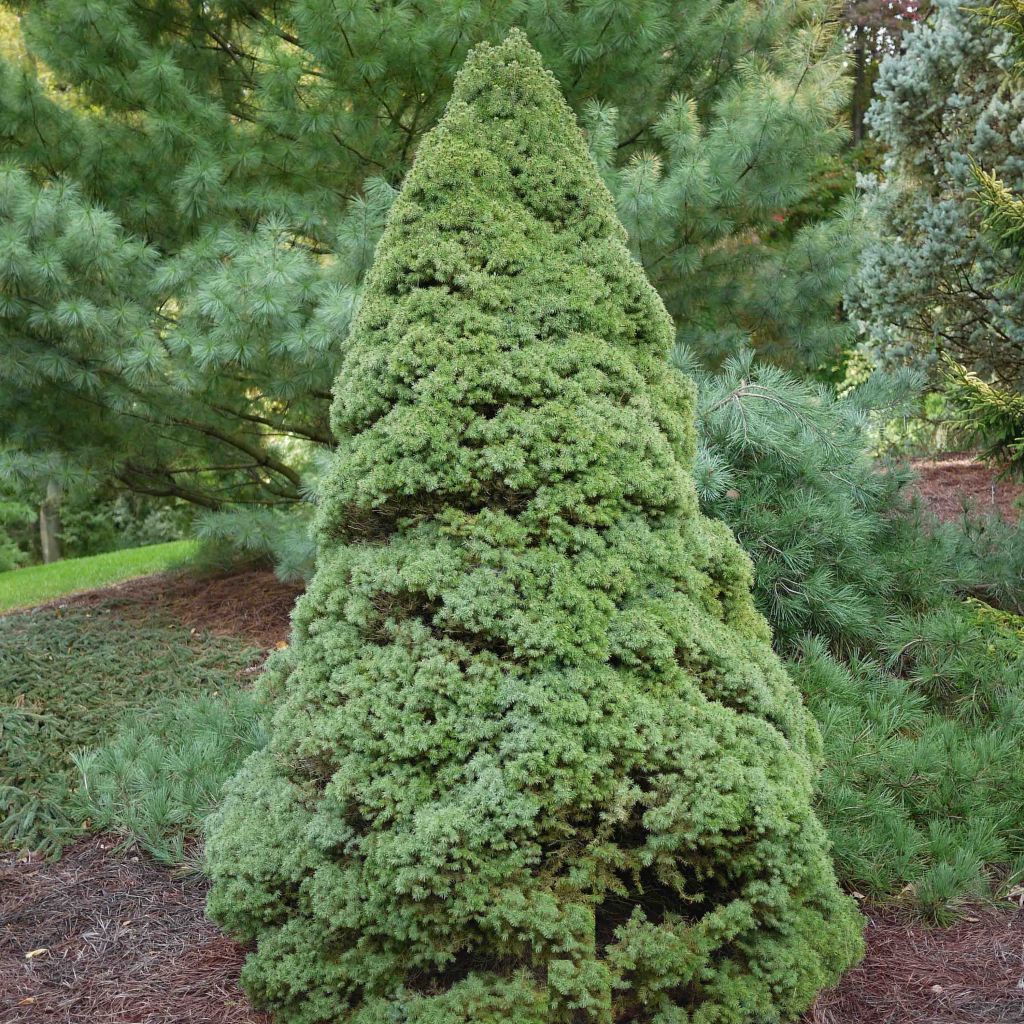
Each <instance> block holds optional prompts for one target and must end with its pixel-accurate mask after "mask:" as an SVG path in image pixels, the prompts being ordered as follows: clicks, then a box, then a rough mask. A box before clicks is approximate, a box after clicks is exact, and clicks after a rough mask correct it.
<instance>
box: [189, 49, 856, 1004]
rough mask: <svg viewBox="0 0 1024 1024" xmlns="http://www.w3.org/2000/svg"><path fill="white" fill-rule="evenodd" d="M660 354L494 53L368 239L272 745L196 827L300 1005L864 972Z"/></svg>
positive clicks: (668, 329) (561, 110)
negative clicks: (207, 823) (377, 233)
mask: <svg viewBox="0 0 1024 1024" xmlns="http://www.w3.org/2000/svg"><path fill="white" fill-rule="evenodd" d="M671 339H672V326H671V322H670V319H669V317H668V315H667V314H666V312H665V309H664V307H663V306H662V304H661V301H660V300H659V298H658V297H657V295H656V293H655V291H654V290H653V289H652V288H651V286H650V285H649V284H648V282H647V280H646V279H645V276H644V273H643V270H642V269H641V267H640V265H639V264H638V263H637V262H636V261H635V260H634V258H632V257H631V255H630V253H629V250H628V249H627V247H626V236H625V232H624V231H623V229H622V227H621V226H620V224H619V222H618V221H617V219H616V216H615V212H614V206H613V203H612V201H611V198H610V196H609V194H608V192H607V191H606V189H605V186H604V185H603V184H602V182H601V180H600V177H599V175H598V172H597V169H596V167H595V165H594V163H593V162H592V159H591V157H590V156H589V155H588V152H587V150H586V147H585V145H584V142H583V139H582V137H581V135H580V132H579V131H578V130H577V128H576V126H575V123H574V120H573V116H572V113H571V111H570V109H569V107H568V106H567V104H566V103H565V102H564V101H563V100H562V98H561V96H560V94H559V91H558V87H557V84H556V81H555V79H554V77H553V76H552V75H550V74H549V73H547V72H546V71H545V70H544V69H543V68H542V65H541V61H540V59H539V57H538V56H537V55H536V54H535V53H534V52H533V51H532V50H531V49H530V47H529V45H528V44H527V43H526V40H525V38H524V37H523V36H522V35H520V34H518V33H513V34H512V35H510V36H509V38H508V39H507V41H506V42H505V43H504V44H502V45H500V46H497V47H492V46H489V45H482V46H480V47H478V48H477V49H476V50H475V51H473V53H472V54H471V56H470V57H469V59H468V61H467V63H466V66H465V68H464V70H463V71H462V73H461V75H460V76H459V78H458V80H457V82H456V86H455V90H454V94H453V97H452V100H451V102H450V104H449V106H448V110H447V113H446V114H445V116H444V118H443V119H442V121H441V122H440V124H439V125H438V127H437V128H436V129H435V130H434V131H433V132H432V133H431V134H430V135H429V136H428V137H427V138H426V139H425V141H424V143H423V144H422V146H421V148H420V151H419V153H418V155H417V158H416V161H415V164H414V166H413V168H412V170H411V172H410V174H409V177H408V179H407V181H406V182H405V185H404V188H403V190H402V192H401V195H400V196H399V198H398V199H397V201H396V202H395V204H394V206H393V208H392V211H391V213H390V216H389V221H388V225H387V227H386V229H385V232H384V235H383V237H382V239H381V241H380V244H379V246H378V249H377V254H376V258H375V262H374V264H373V267H372V269H371V271H370V274H369V278H368V281H367V286H366V291H365V297H364V300H363V303H362V306H361V309H360V312H359V314H358V318H357V321H356V324H355V326H354V329H353V333H352V336H351V339H350V344H349V345H348V347H347V349H346V354H345V359H344V363H343V366H342V371H341V375H340V377H339V384H338V388H337V397H336V399H335V404H334V408H333V429H334V431H335V434H336V436H337V439H338V450H337V453H336V456H335V462H334V465H333V469H332V472H331V476H330V481H329V483H328V485H327V487H326V489H325V493H324V496H323V498H322V503H321V507H320V512H319V541H320V554H319V563H318V570H317V573H316V576H315V578H314V580H313V582H312V584H311V586H310V588H309V590H308V592H307V594H306V595H305V596H304V597H303V598H302V599H301V601H300V603H299V606H298V608H297V610H296V613H295V624H294V636H293V643H292V646H291V648H290V650H289V651H288V653H287V655H285V656H284V658H283V659H280V660H279V661H278V663H277V664H276V665H275V667H274V668H273V669H272V670H271V671H270V673H269V679H268V686H269V689H270V691H271V692H273V693H275V694H276V695H277V698H278V703H277V707H276V712H275V716H274V718H273V725H272V729H271V739H270V742H269V744H268V746H267V747H266V749H264V750H263V751H261V752H259V753H257V754H256V755H254V756H253V757H252V758H251V759H250V760H249V761H248V762H247V763H246V765H245V767H244V768H243V770H242V771H241V773H240V774H239V775H238V776H237V777H236V778H235V779H234V781H233V782H232V784H231V785H230V786H229V795H228V798H227V801H226V803H225V805H224V807H223V809H222V810H221V812H220V813H219V816H218V818H217V819H216V820H215V822H214V823H213V826H212V829H211V835H210V837H209V846H208V851H209V866H210V871H211V874H212V878H213V888H212V891H211V895H210V903H209V909H210V913H211V914H212V916H213V917H214V918H215V919H216V920H217V921H219V922H220V923H221V924H222V925H223V926H224V927H225V928H227V929H228V930H229V931H231V932H232V933H234V934H236V935H238V936H240V937H241V938H243V939H246V940H251V941H254V942H255V943H256V951H255V952H254V953H253V954H252V956H251V957H250V959H249V961H248V963H247V965H246V967H245V971H244V981H245V983H246V986H247V988H248V990H249V992H250V993H251V995H252V997H253V998H254V1000H255V1001H256V1002H257V1003H258V1004H259V1005H261V1006H266V1007H269V1008H272V1009H273V1010H275V1011H277V1013H278V1014H279V1017H280V1019H281V1020H285V1021H294V1022H303V1024H313V1022H327V1021H334V1022H337V1021H347V1022H352V1024H355V1022H358V1024H371V1022H372V1024H385V1022H391V1021H409V1022H413V1021H415V1022H422V1024H427V1022H431V1024H449V1022H457V1021H474V1022H482V1021H488V1022H494V1024H498V1022H502V1024H506V1022H522V1024H527V1022H536V1024H542V1022H555V1021H574V1022H583V1021H595V1022H611V1021H613V1020H634V1021H651V1022H655V1021H656V1022H659V1024H670V1022H671V1024H683V1022H695V1024H696V1022H705V1024H711V1022H720V1024H724V1022H753V1021H777V1020H780V1019H789V1018H791V1017H793V1016H794V1015H795V1014H797V1013H798V1012H799V1011H800V1010H802V1009H803V1008H804V1007H806V1006H807V1004H808V1003H809V1002H810V1001H811V999H812V998H813V996H814V994H815V992H816V991H817V990H818V989H819V988H820V987H821V986H822V985H825V984H828V983H830V982H832V981H834V980H835V979H836V977H837V975H838V974H839V972H840V971H841V970H842V969H843V968H844V967H846V966H847V965H848V964H850V963H851V961H852V960H853V959H854V958H855V957H856V955H857V952H858V948H859V943H860V937H859V928H858V917H857V914H856V911H855V909H854V907H853V905H852V903H851V902H850V901H849V900H848V899H847V898H846V897H844V896H843V895H842V894H841V893H840V891H839V890H838V888H837V885H836V882H835V879H834V877H833V873H832V868H831V864H830V860H829V856H828V851H827V846H826V841H825V839H824V836H823V832H822V829H821V827H820V825H819V824H818V822H817V820H816V819H815V817H814V815H813V814H812V812H811V809H810V801H811V796H812V779H813V774H814V762H815V759H816V756H817V754H818V749H819V738H818V734H817V732H816V730H815V726H814V724H813V722H812V721H811V719H810V718H809V716H808V714H807V712H806V711H805V710H804V708H803V706H802V705H801V702H800V698H799V696H798V693H797V690H796V689H795V687H794V686H793V685H792V683H791V682H790V680H789V678H788V677H787V676H786V674H785V672H784V671H783V669H782V667H781V665H780V663H779V661H778V660H777V659H776V657H775V655H774V654H773V653H772V650H771V646H770V635H769V630H768V628H767V626H766V624H765V622H764V620H763V619H761V618H760V617H759V616H758V614H757V613H756V612H755V611H754V608H753V604H752V602H751V597H750V593H749V587H750V565H749V562H748V560H747V558H746V557H745V556H744V555H743V554H742V553H741V550H740V549H739V547H738V546H737V544H736V543H735V541H734V540H733V538H732V536H731V534H730V533H729V532H728V531H727V530H726V528H725V527H723V526H721V525H720V524H717V523H714V522H712V521H710V520H708V519H705V518H703V517H702V516H701V515H700V513H699V511H698V508H697V502H696V497H695V492H694V487H693V483H692V480H691V475H690V465H691V460H692V458H693V448H694V437H693V426H692V410H691V406H692V398H693V396H692V392H691V389H690V387H689V385H688V384H687V383H686V378H685V377H684V376H683V375H681V374H680V373H678V372H677V371H676V370H675V369H673V368H672V367H671V366H669V364H668V363H667V361H666V359H665V354H666V350H667V348H668V346H669V344H670V342H671Z"/></svg>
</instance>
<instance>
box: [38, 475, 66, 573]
mask: <svg viewBox="0 0 1024 1024" xmlns="http://www.w3.org/2000/svg"><path fill="white" fill-rule="evenodd" d="M60 498H61V492H60V484H58V483H57V481H56V480H50V481H49V482H48V483H47V484H46V500H45V501H43V503H42V504H41V505H40V506H39V546H40V547H41V548H42V550H43V562H44V563H45V564H47V565H49V563H50V562H59V561H60Z"/></svg>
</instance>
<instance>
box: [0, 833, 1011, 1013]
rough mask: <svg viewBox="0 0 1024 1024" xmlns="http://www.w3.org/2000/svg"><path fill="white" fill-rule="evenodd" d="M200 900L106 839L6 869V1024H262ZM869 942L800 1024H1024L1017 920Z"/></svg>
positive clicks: (873, 920) (877, 932) (0, 997)
mask: <svg viewBox="0 0 1024 1024" xmlns="http://www.w3.org/2000/svg"><path fill="white" fill-rule="evenodd" d="M205 891H206V887H205V884H204V883H203V881H202V880H201V879H199V878H196V877H195V876H191V877H187V878H176V877H174V876H172V875H171V874H170V873H169V872H168V871H166V870H164V869H163V868H160V867H158V866H156V865H155V864H153V863H152V862H151V861H149V860H147V859H146V858H145V857H142V856H139V855H137V854H133V853H132V852H131V851H117V850H116V849H115V848H114V844H113V842H112V841H111V840H109V839H104V838H102V837H100V838H96V839H88V840H84V841H82V842H80V843H78V844H77V845H76V846H74V847H72V848H71V849H69V850H67V851H66V852H65V854H64V857H63V858H62V859H61V861H60V862H59V863H56V864H54V863H47V862H43V861H28V862H20V863H19V862H17V861H16V860H15V859H14V857H13V856H12V855H8V856H7V857H6V858H0V1024H22V1022H24V1024H31V1022H33V1021H40V1022H46V1024H79V1022H83V1024H84V1022H89V1024H269V1018H268V1017H266V1016H265V1015H264V1014H261V1013H258V1012H256V1011H255V1010H253V1009H252V1007H250V1006H249V1004H248V1003H247V1002H246V1000H245V997H244V995H243V994H242V992H241V990H240V989H239V987H238V980H237V979H238V972H239V969H240V968H241V965H242V961H243V959H244V956H245V954H244V951H243V950H242V949H240V948H239V947H238V946H237V945H235V944H234V943H233V942H231V941H230V940H228V939H226V938H225V937H224V936H222V935H220V934H219V933H218V931H217V929H216V928H214V926H213V925H212V924H210V923H209V922H208V921H207V920H205V918H204V917H203V902H204V899H205ZM867 941H868V953H867V957H866V958H865V960H864V962H863V963H862V964H861V965H860V966H859V967H857V968H856V969H854V970H853V971H851V972H850V973H848V974H847V975H846V977H845V978H844V979H843V980H842V982H841V983H840V985H839V987H838V988H836V989H834V990H833V991H831V992H826V993H824V994H823V995H822V996H821V997H820V998H819V999H818V1002H817V1003H816V1004H815V1006H814V1008H813V1009H812V1010H811V1011H810V1012H809V1013H808V1014H807V1016H806V1017H805V1018H804V1021H805V1024H1021V1022H1024V988H1021V987H1020V986H1021V979H1022V978H1024V911H1022V910H1013V909H1008V910H993V909H984V910H977V911H975V912H973V913H968V914H967V915H966V916H965V917H964V918H963V920H961V922H960V923H959V924H957V925H954V926H953V927H952V928H944V929H942V928H928V927H926V926H924V925H921V924H913V923H908V922H906V921H904V920H901V919H900V918H899V917H898V916H897V915H896V914H894V913H892V912H888V911H878V910H874V911H871V913H870V917H869V924H868V930H867ZM33 952H35V953H36V955H34V956H28V955H27V954H29V953H33Z"/></svg>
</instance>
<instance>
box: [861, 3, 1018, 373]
mask: <svg viewBox="0 0 1024 1024" xmlns="http://www.w3.org/2000/svg"><path fill="white" fill-rule="evenodd" d="M903 38H904V43H905V45H904V47H903V49H902V51H901V52H900V53H898V54H894V55H892V56H890V57H888V58H887V59H886V60H885V61H883V63H882V67H881V70H880V73H879V79H878V85H877V89H876V100H875V102H874V104H873V105H872V107H871V110H870V111H869V113H868V122H869V126H870V128H871V132H872V135H873V137H874V138H875V139H876V140H877V141H879V142H881V143H882V144H883V145H885V146H886V148H887V153H886V156H885V160H884V163H883V174H882V176H881V177H880V178H879V179H878V180H874V181H869V182H867V188H866V203H865V207H866V210H867V213H868V216H867V221H868V225H869V227H870V228H871V234H870V237H869V240H868V244H867V245H866V246H865V248H864V250H863V253H862V256H861V262H860V269H859V272H858V275H857V277H856V279H855V280H854V282H853V285H852V286H851V288H850V290H849V293H848V296H847V298H848V305H849V308H850V310H851V312H852V315H853V316H854V317H855V318H857V319H858V320H859V322H860V324H861V326H862V328H863V331H864V334H865V341H866V344H867V345H868V347H869V348H870V350H871V354H872V356H873V357H874V358H875V359H877V360H878V361H879V362H880V363H888V364H892V363H910V364H913V365H918V366H926V367H929V368H934V367H936V366H937V365H938V358H939V355H940V353H945V354H947V355H950V356H952V357H953V358H954V359H956V360H958V361H959V362H962V363H964V364H965V365H966V367H967V368H968V369H969V370H973V371H974V372H977V373H979V374H981V375H982V376H984V377H986V378H988V379H990V380H992V381H993V382H995V383H997V384H999V385H1002V386H1005V387H1010V388H1014V387H1018V386H1020V384H1021V382H1024V357H1022V353H1024V291H1022V290H1021V289H1019V288H1016V287H1014V286H1013V285H1012V283H1011V279H1012V277H1013V275H1014V273H1015V271H1016V270H1017V265H1016V261H1015V258H1014V254H1013V251H1012V249H1011V248H1010V247H1008V246H1005V245H1002V244H999V243H994V242H993V239H992V238H991V237H990V236H989V235H988V234H987V233H986V232H985V231H984V230H983V226H982V221H983V219H984V211H983V209H982V208H981V205H980V204H979V203H978V201H977V181H976V179H975V176H974V171H973V167H974V166H980V167H984V168H985V170H986V171H987V172H988V173H989V174H992V175H995V176H996V177H998V178H999V180H1000V181H1001V182H1002V183H1003V184H1004V185H1005V186H1006V187H1007V188H1009V189H1010V190H1012V191H1014V192H1017V191H1019V190H1021V189H1022V188H1024V174H1022V170H1021V169H1022V167H1024V164H1022V161H1021V141H1020V131H1019V127H1020V122H1021V118H1022V117H1024V91H1022V90H1020V89H1019V88H1013V87H1008V86H1007V82H1006V73H1007V71H1009V70H1010V69H1011V68H1012V66H1013V63H1014V56H1013V53H1012V50H1011V49H1010V47H1009V45H1008V44H1009V41H1008V39H1007V37H1006V36H1005V34H1004V33H1003V32H1002V30H1001V29H999V28H997V27H994V26H993V25H991V24H989V23H987V22H986V21H984V20H983V19H982V18H979V17H978V16H977V14H976V13H975V12H974V11H972V10H971V9H970V8H969V7H965V6H964V5H963V4H961V3H959V2H957V0H936V3H935V6H934V8H933V10H932V12H931V14H930V16H929V18H928V19H927V20H926V21H924V22H922V23H920V24H918V25H917V26H915V27H914V28H913V29H912V30H911V31H910V32H908V33H906V34H905V35H904V37H903Z"/></svg>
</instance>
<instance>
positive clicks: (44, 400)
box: [0, 0, 855, 509]
mask: <svg viewBox="0 0 1024 1024" xmlns="http://www.w3.org/2000/svg"><path fill="white" fill-rule="evenodd" d="M4 6H5V7H7V8H10V9H13V10H19V11H21V10H23V11H24V14H23V16H22V18H21V27H22V29H23V30H24V36H25V38H24V41H22V40H20V39H19V40H16V42H17V45H16V46H13V47H10V48H8V53H7V55H6V60H5V61H4V62H3V63H2V64H0V140H2V146H3V151H4V155H5V158H6V160H7V161H8V163H9V166H8V167H7V169H5V170H4V171H3V173H2V174H0V285H2V292H3V296H4V298H3V305H2V308H0V338H2V340H3V345H2V348H0V445H2V444H4V443H10V444H12V445H14V446H15V447H16V448H17V449H18V453H19V456H20V463H19V465H20V469H21V471H22V472H24V473H26V474H31V473H33V472H42V471H43V470H44V469H47V470H50V469H52V467H53V465H54V460H53V458H52V453H56V454H57V455H58V456H59V457H60V458H59V459H58V463H60V464H63V463H64V462H66V461H67V460H68V459H70V460H73V461H74V462H75V463H76V464H78V465H85V466H88V467H89V468H91V469H92V470H93V471H94V473H96V474H97V475H98V476H99V477H100V478H102V479H106V478H107V477H109V476H114V477H116V478H118V479H119V480H120V481H121V482H122V483H123V484H124V485H125V486H128V487H131V488H133V489H135V490H136V491H140V492H146V493H150V494H154V495H177V496H179V497H180V498H181V499H183V500H187V501H190V502H193V503H196V504H198V505H200V506H205V507H208V508H210V509H216V508H220V507H222V506H224V505H225V504H227V505H229V506H234V505H235V503H238V502H242V503H246V504H248V503H250V502H255V503H257V505H259V506H264V507H265V506H269V507H282V506H290V505H293V504H295V503H297V502H300V501H301V499H302V496H303V493H304V487H305V485H306V484H307V482H308V481H307V477H308V475H309V473H310V471H311V460H312V458H313V453H314V451H315V450H316V449H317V448H318V447H319V446H320V445H324V444H330V443H331V435H330V429H329V425H328V406H329V399H330V395H329V389H330V386H331V384H332V382H333V380H334V378H335V376H336V374H337V370H338V366H339V361H340V359H341V357H342V354H343V349H344V346H343V344H342V342H343V339H344V337H345V335H346V332H347V330H348V328H349V325H350V322H351V319H352V316H353V313H354V312H355V309H356V308H357V305H358V299H359V293H360V288H361V282H362V278H363V275H364V273H365V271H366V268H367V267H368V265H369V262H370V257H371V255H372V252H373V247H374V244H375V243H376V240H377V238H378V236H379V233H380V229H381V225H382V223H383V217H384V214H385V213H386V210H387V208H388V206H389V204H390V203H391V201H392V199H393V196H394V188H395V187H396V186H397V185H398V183H399V182H400V181H401V180H402V178H403V176H404V175H405V173H406V171H407V170H408V167H409V165H410V161H411V159H412V157H413V155H414V153H415V152H416V149H417V147H418V145H419V142H420V139H421V138H422V136H423V134H424V132H425V131H427V130H428V129H429V128H430V127H431V125H433V124H434V123H435V122H436V120H437V117H438V115H439V113H440V111H441V110H442V109H443V107H444V104H445V102H446V100H447V98H448V96H449V93H450V89H451V81H452V77H453V75H454V73H455V70H456V69H457V68H458V67H459V65H460V64H461V62H462V60H463V59H464V57H465V53H466V51H467V49H468V47H469V46H470V45H472V44H473V43H475V42H477V41H480V40H481V39H488V38H490V39H493V38H497V37H500V36H501V35H502V34H503V33H504V31H505V30H506V29H507V28H508V27H509V26H510V25H511V24H519V25H521V26H523V27H524V28H525V29H526V30H527V31H528V33H529V34H530V37H531V39H532V40H533V41H534V42H535V44H536V45H537V46H538V48H539V49H540V51H541V53H542V54H543V56H544V59H545V61H546V63H547V65H548V66H549V67H551V68H552V69H553V70H554V72H555V74H556V75H557V77H558V78H559V81H560V82H561V84H562V87H563V89H564V91H565V93H566V95H567V96H568V98H569V102H570V104H571V105H572V106H573V108H574V109H575V110H576V111H577V112H578V113H579V114H580V115H581V118H582V120H583V122H584V124H585V126H586V128H587V132H588V138H589V142H590V145H591V147H592V149H593V151H594V153H595V154H596V155H597V157H598V159H599V161H600V163H601V167H602V174H603V176H604V178H605V181H606V183H607V184H608V186H609V187H610V189H611V190H612V192H613V194H614V196H615V200H616V207H617V210H618V213H619V216H620V218H621V220H622V221H623V222H624V223H625V225H626V227H627V229H628V231H629V234H630V246H631V248H632V250H633V251H634V253H635V254H636V255H637V257H638V258H639V259H640V260H641V262H642V263H643V265H644V267H645V268H646V270H647V272H648V276H649V277H650V279H651V280H652V281H653V282H654V284H655V286H656V287H657V288H658V290H659V292H660V293H661V295H662V297H663V299H664V300H665V302H666V304H667V305H668V307H669V309H670V311H671V313H672V314H673V316H674V317H675V319H676V323H677V325H678V330H679V333H680V336H681V338H682V340H684V341H687V342H689V343H690V344H692V345H693V346H697V347H699V348H700V349H701V351H702V352H703V353H704V354H705V355H706V356H707V357H708V358H709V359H710V360H712V361H713V360H715V359H717V358H719V357H720V356H721V355H722V354H724V353H729V352H733V351H735V350H736V349H737V348H739V347H741V346H743V345H753V346H755V347H757V348H758V349H760V350H762V351H764V352H768V353H771V354H772V356H773V357H775V358H778V359H780V360H783V361H785V362H787V363H790V364H793V365H817V364H818V363H819V362H821V361H822V360H824V359H829V358H832V356H833V355H834V354H835V352H836V351H837V350H838V348H839V347H840V346H841V344H842V342H843V341H844V339H845V338H846V337H847V333H846V328H845V326H844V325H843V324H842V323H841V322H840V320H839V319H838V318H837V316H836V315H835V310H836V307H837V301H838V298H839V295H840V292H841V290H842V287H843V281H844V279H845V275H846V272H847V270H848V269H849V267H850V262H851V260H852V259H853V256H854V249H855V246H853V245H852V244H851V237H850V225H849V224H848V222H847V220H846V219H845V218H844V217H825V218H820V217H803V216H800V215H794V211H795V210H798V209H799V208H800V207H801V205H802V204H803V203H804V202H805V201H806V200H807V198H808V196H810V195H813V194H814V193H815V192H816V191H817V189H818V182H817V179H818V177H819V175H820V172H821V170H822V168H823V166H825V165H826V163H827V161H828V159H829V157H830V155H831V154H833V153H834V152H835V151H836V150H837V149H838V148H839V146H840V145H841V143H842V140H843V136H844V130H843V129H842V128H841V126H840V123H839V122H840V119H841V112H842V108H843V106H844V103H845V99H846V97H845V84H844V81H843V78H842V74H841V71H842V65H841V60H840V59H839V55H838V54H837V53H836V52H835V35H834V31H833V28H831V27H826V26H825V23H824V20H823V19H824V18H825V17H826V16H827V14H828V12H830V7H829V5H827V4H825V3H824V2H822V0H786V2H778V3H771V4H760V5H754V4H744V3H733V4H724V5H723V4H720V3H717V2H714V0H695V2H693V3H691V4H689V5H688V6H687V7H686V9H685V11H684V10H683V9H681V8H680V7H679V6H678V4H675V3H673V2H671V0H613V2H609V0H584V2H582V3H579V2H575V0H573V2H568V0H556V2H552V0H517V2H516V3H500V4H496V3H484V4H463V3H451V2H449V0H422V2H419V3H417V4H416V5H415V6H412V5H409V4H404V3H401V4H395V3H388V4H377V3H369V2H364V0H344V2H339V0H287V2H279V0H275V2H274V3H269V2H264V0H252V2H247V3H244V4H242V3H238V2H237V0H213V2H206V3H203V4H185V3H179V2H167V3H160V4H158V5H151V4H134V3H128V2H126V0H88V2H87V3H83V2H81V0H44V2H41V3H32V4H28V3H19V2H16V0H7V2H6V3H5V4H4ZM339 211H340V212H339Z"/></svg>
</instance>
